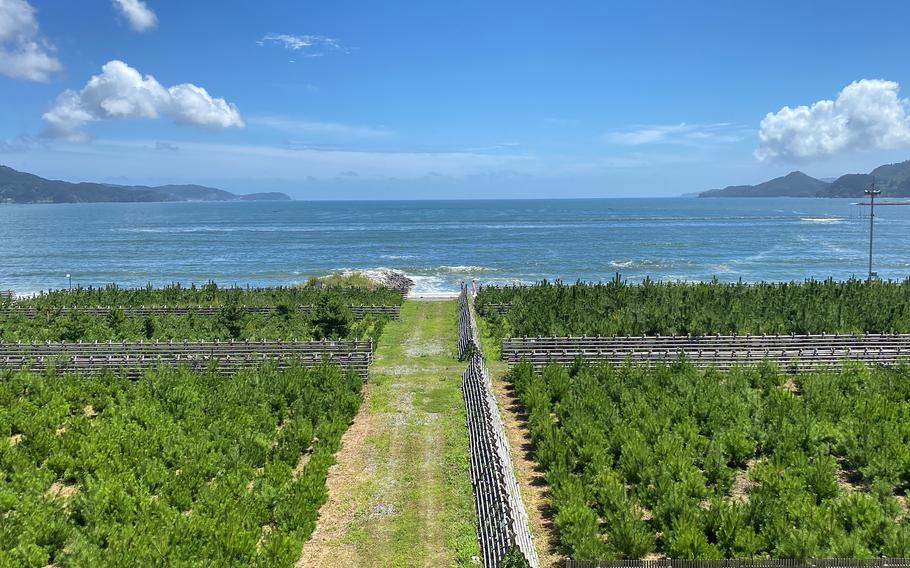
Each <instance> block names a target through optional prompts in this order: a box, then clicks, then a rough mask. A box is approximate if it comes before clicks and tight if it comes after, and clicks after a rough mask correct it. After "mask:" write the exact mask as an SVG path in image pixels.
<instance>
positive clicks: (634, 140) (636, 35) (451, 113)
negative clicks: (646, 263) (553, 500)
mask: <svg viewBox="0 0 910 568" xmlns="http://www.w3.org/2000/svg"><path fill="white" fill-rule="evenodd" d="M26 12H27V13H26ZM23 14H24V15H23ZM4 19H5V22H4ZM907 21H910V4H908V3H905V2H865V3H862V4H857V3H855V2H853V3H851V2H835V1H826V2H823V3H822V2H808V1H807V2H749V3H747V2H730V1H725V2H707V1H700V2H671V1H667V2H604V1H597V2H594V1H591V2H526V1H524V2H517V1H516V2H506V1H500V2H416V1H415V2H383V3H378V2H349V1H337V0H336V1H332V2H308V1H287V2H285V1H268V2H266V1H263V2H251V1H247V2H240V1H237V2H204V1H201V0H200V1H193V2H186V1H173V0H145V1H144V2H140V1H139V0H114V1H112V0H80V1H79V2H60V1H59V0H0V163H2V164H6V165H9V166H11V167H14V168H17V169H22V170H26V171H30V172H33V173H36V174H39V175H42V176H45V177H52V178H58V179H67V180H91V181H110V182H115V183H137V184H161V183H201V184H208V185H215V186H217V187H222V188H224V189H229V190H235V191H241V192H244V191H269V190H278V191H285V192H287V193H289V194H291V195H293V196H294V197H296V198H301V199H326V198H334V199H338V198H367V199H370V198H373V199H385V198H451V197H612V196H665V195H679V194H682V193H685V192H692V191H698V190H703V189H709V188H712V187H717V186H724V185H728V184H735V183H755V182H759V181H763V180H765V179H768V178H771V177H775V176H777V175H783V174H786V173H787V172H789V171H791V170H794V169H801V170H803V171H805V172H807V173H809V174H811V175H816V176H819V177H828V176H837V175H839V174H842V173H848V172H861V171H868V170H870V169H871V168H873V167H874V166H876V165H879V164H881V163H885V162H892V161H901V160H904V159H907V158H910V121H908V116H910V110H908V104H907V101H906V100H905V97H907V96H910V76H908V74H910V66H908V65H907V63H906V56H907V53H910V49H908V48H910V36H908V35H907V34H906V33H905V32H906V22H907ZM111 62H113V64H112V63H111ZM147 76H151V77H152V79H149V78H148V77H147ZM93 77H94V78H95V79H93ZM861 80H870V81H866V82H862V83H855V82H857V81H861ZM851 84H853V87H851ZM901 86H906V87H905V88H906V92H904V91H902V90H901ZM200 89H204V91H202V93H204V94H202V93H200ZM68 91H69V92H68ZM818 101H822V103H819V104H818V105H816V106H815V107H813V106H812V105H813V104H815V103H817V102H818ZM824 101H834V102H833V103H831V104H825V103H824ZM801 105H806V108H805V109H799V108H798V107H800V106H801ZM785 106H789V107H791V109H795V110H792V112H791V111H790V110H787V111H782V109H783V107H785ZM768 113H773V115H772V116H771V117H769V118H767V119H766V115H768ZM763 120H764V122H763Z"/></svg>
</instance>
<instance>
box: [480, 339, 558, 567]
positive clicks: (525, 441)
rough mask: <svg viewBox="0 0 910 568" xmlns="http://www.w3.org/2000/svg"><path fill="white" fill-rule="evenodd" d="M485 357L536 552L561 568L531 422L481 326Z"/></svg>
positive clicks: (545, 562)
mask: <svg viewBox="0 0 910 568" xmlns="http://www.w3.org/2000/svg"><path fill="white" fill-rule="evenodd" d="M478 325H479V326H480V336H481V343H482V344H483V345H482V348H483V351H484V356H485V357H486V360H487V368H488V369H489V370H490V374H491V375H492V378H493V391H494V392H495V394H496V402H497V403H498V404H499V412H500V414H501V416H502V422H503V425H504V426H505V428H506V436H507V437H508V438H509V446H510V447H511V449H512V467H513V468H514V470H515V477H516V478H518V487H519V489H520V490H521V498H522V500H523V501H524V504H525V509H526V510H527V513H528V520H529V521H530V523H531V535H532V536H533V537H534V548H535V549H536V550H537V556H538V558H540V565H541V566H542V567H544V566H545V567H550V566H557V565H559V563H561V562H562V561H563V560H564V557H563V556H562V555H560V554H559V553H558V552H557V551H556V544H557V540H556V529H555V527H554V526H553V515H552V509H551V507H550V500H549V488H548V487H547V482H546V480H545V479H544V472H543V470H542V468H540V466H539V465H538V464H537V461H536V460H535V459H534V453H533V451H534V449H533V445H532V443H531V436H530V433H529V432H528V428H527V419H526V416H525V414H524V408H523V407H522V406H521V402H520V401H519V400H518V397H517V395H516V394H515V393H514V390H513V388H512V385H511V384H509V383H508V382H507V381H506V380H505V377H506V375H507V373H508V371H509V365H508V363H506V362H505V361H503V360H502V359H500V357H499V348H498V347H497V346H495V345H492V343H491V341H490V340H489V338H488V337H486V334H485V333H484V330H485V324H484V322H483V321H480V322H478Z"/></svg>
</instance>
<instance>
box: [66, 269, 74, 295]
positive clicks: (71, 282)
mask: <svg viewBox="0 0 910 568" xmlns="http://www.w3.org/2000/svg"><path fill="white" fill-rule="evenodd" d="M66 277H67V278H69V281H70V292H72V291H73V277H72V276H71V275H70V273H69V272H67V273H66Z"/></svg>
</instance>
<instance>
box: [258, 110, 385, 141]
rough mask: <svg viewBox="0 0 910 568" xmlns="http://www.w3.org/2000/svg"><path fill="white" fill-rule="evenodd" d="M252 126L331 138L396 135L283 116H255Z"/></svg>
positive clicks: (352, 125) (378, 129)
mask: <svg viewBox="0 0 910 568" xmlns="http://www.w3.org/2000/svg"><path fill="white" fill-rule="evenodd" d="M249 122H250V124H253V125H256V126H262V127H265V128H273V129H275V130H284V131H287V132H294V133H296V134H307V135H311V136H327V137H331V138H346V139H350V138H357V139H365V138H389V137H392V136H394V135H395V133H394V132H392V131H391V130H387V129H385V128H374V127H372V126H362V125H358V124H343V123H339V122H326V121H317V120H301V119H296V118H288V117H283V116H254V117H251V118H250V119H249Z"/></svg>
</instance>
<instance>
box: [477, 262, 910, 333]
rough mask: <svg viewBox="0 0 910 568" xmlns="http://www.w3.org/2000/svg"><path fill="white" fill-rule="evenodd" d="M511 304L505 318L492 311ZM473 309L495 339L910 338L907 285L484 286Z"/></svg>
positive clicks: (854, 282)
mask: <svg viewBox="0 0 910 568" xmlns="http://www.w3.org/2000/svg"><path fill="white" fill-rule="evenodd" d="M498 303H499V304H501V303H511V309H509V310H508V311H507V312H506V313H505V314H504V315H499V314H497V313H496V312H494V311H492V310H488V309H487V307H488V306H489V305H490V304H498ZM476 305H477V308H478V310H479V311H480V313H481V314H484V315H485V317H486V318H487V319H488V320H489V321H490V324H491V328H492V330H493V333H494V335H496V336H497V337H499V338H502V337H506V336H513V337H521V336H582V335H587V336H594V335H687V334H692V335H711V334H721V335H733V334H739V335H745V334H769V335H770V334H789V333H796V334H813V333H814V334H819V333H910V279H908V280H904V281H901V282H890V281H888V282H879V281H875V282H872V283H868V282H865V281H859V280H848V281H845V282H838V281H833V280H825V281H812V280H809V281H806V282H796V283H786V282H785V283H759V284H745V283H733V284H730V283H722V282H701V283H687V282H653V281H650V280H646V281H645V282H643V283H641V284H628V283H625V282H624V281H622V280H621V279H620V278H619V277H617V278H616V279H614V280H612V281H610V282H607V283H601V284H585V283H577V284H571V285H566V284H561V283H556V284H553V283H548V282H542V283H540V284H536V285H534V286H525V287H507V288H494V287H485V288H483V289H481V291H480V293H479V294H478V295H477V301H476Z"/></svg>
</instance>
